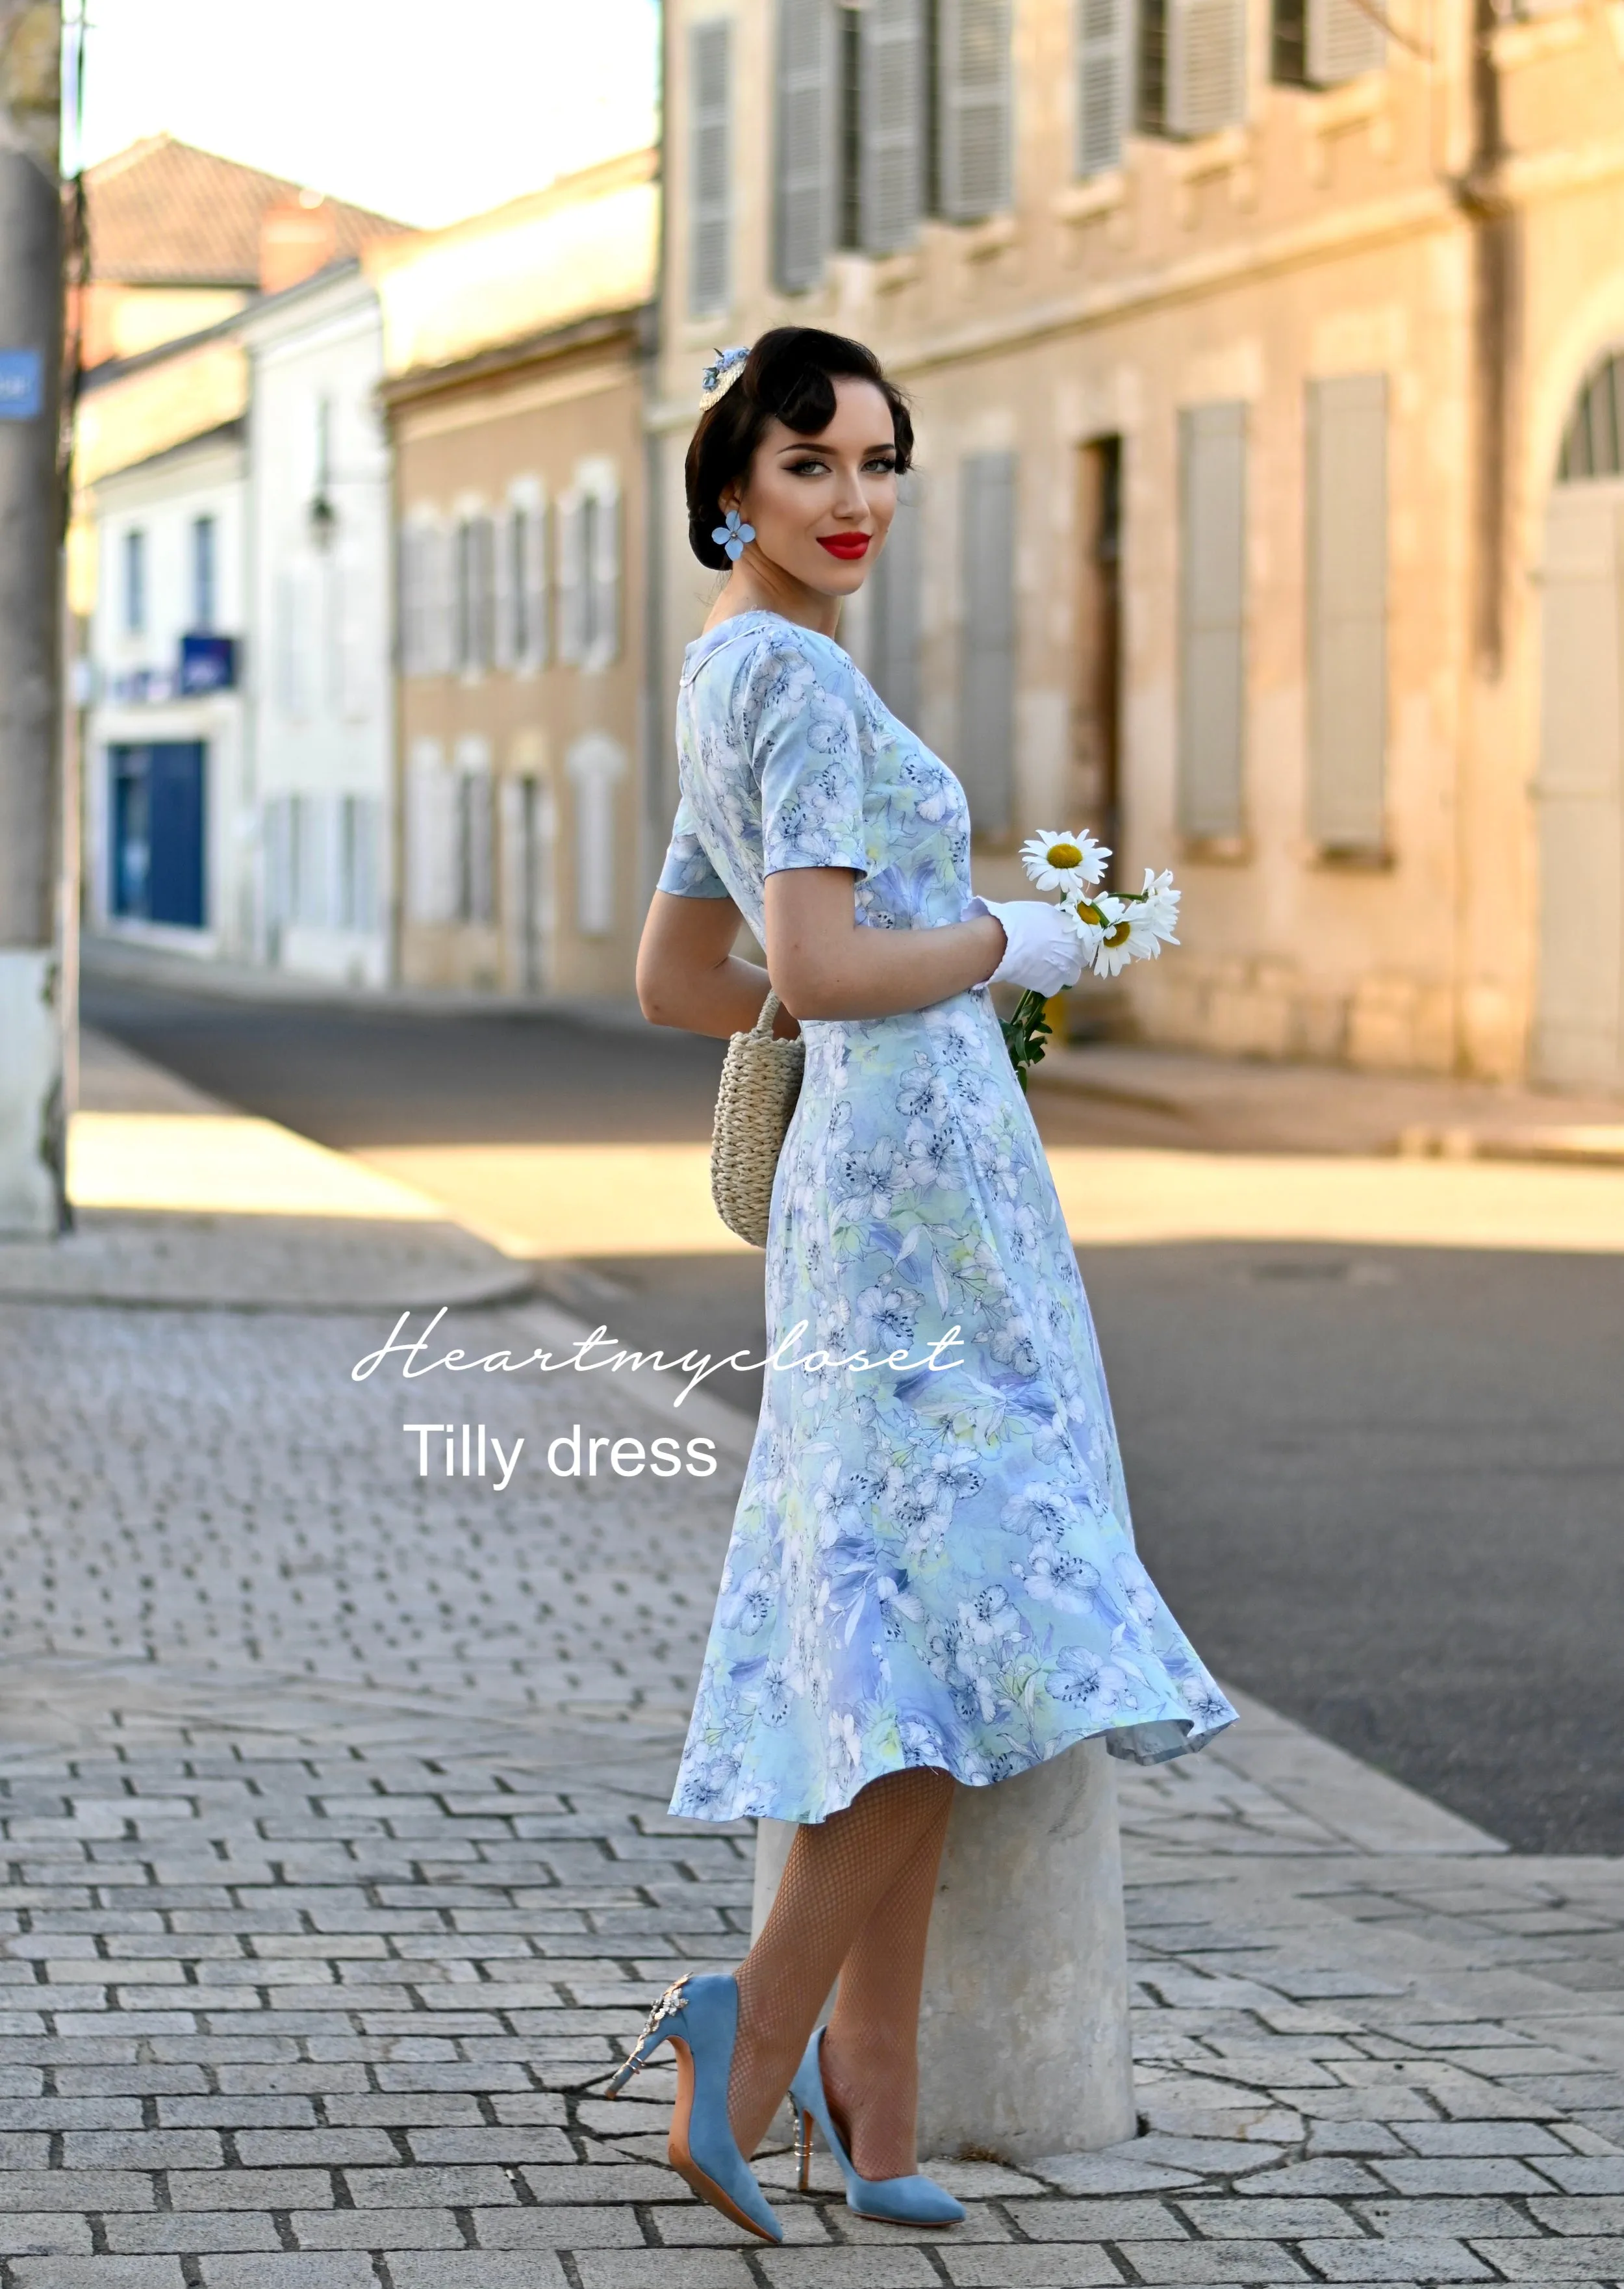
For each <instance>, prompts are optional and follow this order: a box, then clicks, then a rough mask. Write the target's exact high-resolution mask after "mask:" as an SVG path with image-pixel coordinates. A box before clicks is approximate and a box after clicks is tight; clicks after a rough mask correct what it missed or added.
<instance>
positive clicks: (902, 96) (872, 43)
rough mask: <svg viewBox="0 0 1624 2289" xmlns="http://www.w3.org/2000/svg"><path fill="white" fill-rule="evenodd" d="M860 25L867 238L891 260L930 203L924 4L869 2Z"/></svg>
mask: <svg viewBox="0 0 1624 2289" xmlns="http://www.w3.org/2000/svg"><path fill="white" fill-rule="evenodd" d="M856 21H857V44H858V58H859V63H858V73H857V118H858V131H857V132H858V144H859V152H860V166H861V191H860V194H859V210H860V231H861V237H862V243H863V245H864V248H865V249H866V250H867V251H868V252H869V253H870V254H893V253H895V252H896V250H897V248H898V247H903V246H906V245H907V244H908V243H910V241H911V240H912V238H913V237H914V235H915V234H916V232H917V231H918V229H919V216H920V214H921V213H922V212H923V211H924V204H925V0H869V4H868V5H867V6H866V7H865V8H864V9H862V10H860V11H859V12H858V14H857V19H856Z"/></svg>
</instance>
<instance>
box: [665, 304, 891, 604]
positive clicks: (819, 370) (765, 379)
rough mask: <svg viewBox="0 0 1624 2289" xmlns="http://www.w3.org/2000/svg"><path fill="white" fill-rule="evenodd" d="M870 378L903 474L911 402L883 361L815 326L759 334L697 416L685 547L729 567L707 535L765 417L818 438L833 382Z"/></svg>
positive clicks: (829, 413) (829, 416)
mask: <svg viewBox="0 0 1624 2289" xmlns="http://www.w3.org/2000/svg"><path fill="white" fill-rule="evenodd" d="M848 378H849V379H854V380H858V381H872V383H873V385H874V387H875V388H876V389H877V390H879V392H880V395H881V396H882V397H883V398H884V399H885V401H886V403H887V404H888V406H889V407H890V409H891V429H892V434H893V435H894V436H895V438H896V467H897V472H898V474H899V475H900V474H901V473H902V471H903V470H904V469H906V468H907V467H909V466H910V464H911V462H912V459H913V423H912V419H911V418H910V416H909V412H908V401H907V399H906V398H905V397H904V395H903V394H902V392H901V390H900V389H898V388H897V387H896V383H895V382H893V381H888V379H886V375H885V372H884V371H883V369H882V368H881V366H880V360H879V359H878V358H877V357H876V356H875V355H874V353H873V351H872V350H871V349H867V348H865V347H864V345H863V344H862V343H861V342H854V341H850V340H848V339H847V337H846V336H845V335H844V334H826V333H824V331H822V330H821V328H819V327H817V326H775V327H773V329H772V330H771V331H770V332H769V333H765V334H763V335H762V336H761V339H760V341H758V342H757V343H756V344H755V345H754V346H753V347H752V350H751V353H750V355H749V357H748V358H747V359H746V360H745V362H744V371H743V372H742V373H741V374H740V375H739V377H738V379H737V380H736V381H734V382H730V383H729V384H728V387H727V388H726V389H725V390H724V391H723V392H722V395H720V397H719V398H718V399H717V400H716V402H715V403H714V404H713V405H710V406H707V407H706V409H705V411H704V412H703V413H702V414H701V415H700V417H699V426H698V427H697V429H696V430H695V432H694V435H693V438H692V441H691V442H690V443H689V449H688V460H687V463H686V466H685V468H684V475H685V476H686V478H687V481H688V540H689V547H690V548H691V549H692V550H693V552H694V554H695V555H696V556H697V558H698V559H699V562H701V563H702V564H705V565H708V566H709V567H710V569H711V570H712V571H714V572H726V571H727V570H728V569H729V563H728V557H727V555H726V554H724V552H723V550H722V549H721V548H720V546H719V545H718V544H717V542H715V541H714V540H712V538H711V534H712V531H713V530H715V528H716V526H717V525H719V524H720V522H721V521H722V514H723V512H722V506H721V496H722V493H723V491H724V490H725V489H726V488H727V487H728V485H730V484H733V483H736V480H737V479H738V478H740V477H742V476H743V475H744V473H745V471H746V470H747V469H748V468H749V467H750V464H751V462H752V459H754V457H755V450H756V447H757V446H758V445H759V444H760V442H761V439H762V437H763V436H764V435H765V434H766V430H767V425H768V422H769V421H782V422H783V423H784V426H785V427H786V428H790V429H794V430H798V431H799V432H800V435H802V436H804V437H819V436H821V435H823V433H824V430H825V429H826V428H827V427H829V424H830V423H831V422H832V420H833V419H834V385H835V383H836V381H837V380H844V379H848Z"/></svg>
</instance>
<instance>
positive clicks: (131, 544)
mask: <svg viewBox="0 0 1624 2289" xmlns="http://www.w3.org/2000/svg"><path fill="white" fill-rule="evenodd" d="M146 633H147V535H146V534H145V532H143V531H142V530H141V528H140V526H139V525H131V528H130V530H128V531H127V532H126V533H125V535H124V634H126V635H127V636H142V635H145V634H146Z"/></svg>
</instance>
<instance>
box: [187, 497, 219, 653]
mask: <svg viewBox="0 0 1624 2289" xmlns="http://www.w3.org/2000/svg"><path fill="white" fill-rule="evenodd" d="M214 535H215V524H214V519H213V518H212V517H211V516H198V517H194V518H193V520H192V627H193V631H194V633H195V634H198V635H207V634H209V633H210V632H211V629H212V628H213V626H214V614H215V609H216V596H215V554H214Z"/></svg>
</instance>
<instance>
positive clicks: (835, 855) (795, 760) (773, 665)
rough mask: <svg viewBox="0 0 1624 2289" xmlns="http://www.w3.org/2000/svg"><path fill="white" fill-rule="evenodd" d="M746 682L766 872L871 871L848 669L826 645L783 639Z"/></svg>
mask: <svg viewBox="0 0 1624 2289" xmlns="http://www.w3.org/2000/svg"><path fill="white" fill-rule="evenodd" d="M831 655H832V656H831ZM750 682H751V687H752V688H751V691H750V695H749V701H750V714H751V715H752V718H753V723H752V740H751V751H752V761H753V763H754V766H755V769H756V770H758V771H759V773H760V784H761V872H762V874H763V875H764V876H765V875H768V874H778V873H784V872H785V870H786V869H788V868H790V867H792V866H850V867H853V868H855V869H856V872H857V873H859V874H866V873H868V872H869V871H870V860H869V851H868V841H867V836H866V833H865V832H864V817H863V796H864V770H863V745H862V740H861V738H860V737H859V734H858V728H857V704H856V683H855V681H854V676H853V671H852V670H851V668H850V667H849V666H848V665H847V664H846V663H845V662H844V661H843V659H842V658H841V656H840V654H839V653H838V652H836V651H835V650H834V648H833V647H832V646H831V647H830V648H829V651H828V652H825V651H824V648H823V647H822V646H819V647H818V648H817V649H816V650H813V648H812V647H811V646H809V645H808V646H805V647H803V646H802V645H801V644H800V643H799V642H796V641H795V640H794V639H793V638H789V639H787V640H786V639H785V638H784V637H782V636H781V637H778V638H776V640H775V641H774V642H771V643H770V644H767V645H764V646H763V647H762V650H761V651H760V654H759V655H758V657H757V658H756V660H755V662H754V663H753V665H752V671H751V678H750Z"/></svg>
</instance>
